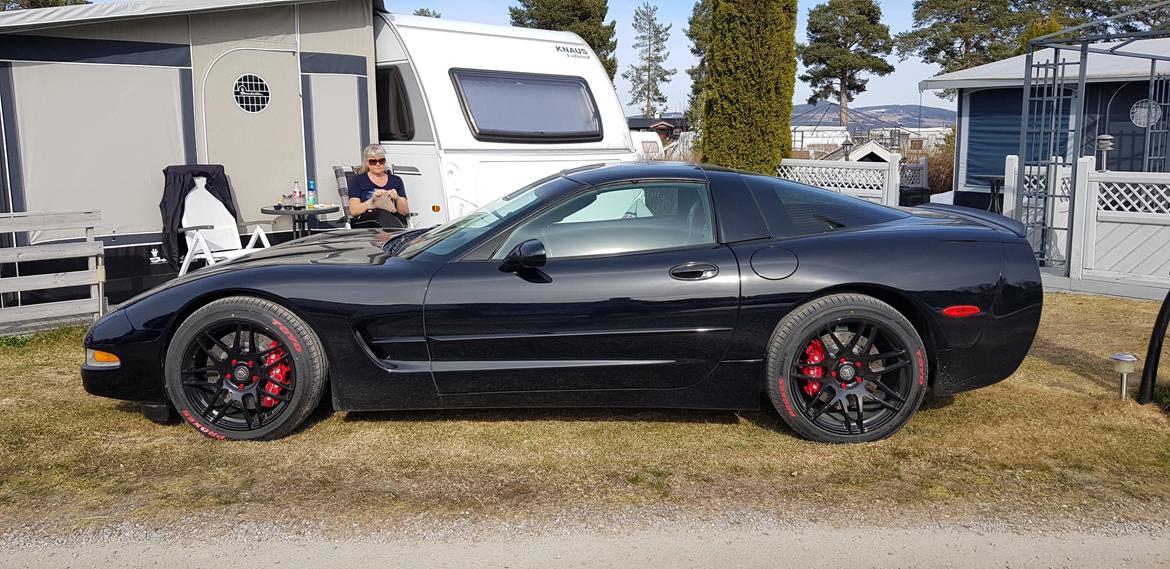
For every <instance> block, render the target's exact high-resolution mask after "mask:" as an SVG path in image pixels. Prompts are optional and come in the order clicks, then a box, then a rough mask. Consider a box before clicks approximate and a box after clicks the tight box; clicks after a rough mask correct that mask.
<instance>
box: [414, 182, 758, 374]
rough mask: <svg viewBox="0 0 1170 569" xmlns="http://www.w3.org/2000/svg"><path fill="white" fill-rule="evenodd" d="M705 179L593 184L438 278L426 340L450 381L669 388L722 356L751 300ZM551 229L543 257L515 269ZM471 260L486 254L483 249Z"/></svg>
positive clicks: (436, 370) (436, 366)
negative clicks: (512, 264) (721, 239)
mask: <svg viewBox="0 0 1170 569" xmlns="http://www.w3.org/2000/svg"><path fill="white" fill-rule="evenodd" d="M713 225H714V222H713V215H712V207H711V202H710V196H709V191H708V188H707V186H706V185H705V184H704V183H701V182H694V181H688V182H658V183H645V182H641V183H636V184H619V185H614V186H609V187H603V188H590V189H587V190H584V191H583V192H582V193H579V194H577V195H575V196H573V197H570V198H568V199H566V200H563V201H561V202H559V203H557V204H554V205H551V206H550V207H548V208H546V209H545V210H544V211H542V212H540V213H538V214H536V215H535V216H533V217H530V218H529V220H528V221H525V222H523V223H521V224H520V225H519V226H517V227H515V228H514V229H512V230H510V231H509V232H508V233H507V234H506V235H502V236H500V237H499V238H497V239H493V240H492V245H490V246H489V247H490V248H491V250H488V251H485V252H484V253H485V254H482V255H479V257H481V258H483V259H484V260H462V261H457V262H452V263H449V264H448V265H447V266H445V267H444V268H443V269H441V270H440V271H439V272H438V273H437V274H436V275H435V277H434V278H433V279H432V281H431V284H430V286H429V287H428V291H427V297H426V308H425V326H426V336H427V346H428V349H429V350H430V354H431V361H432V371H433V374H434V377H435V381H436V383H437V385H438V388H439V392H440V393H443V394H453V393H491V392H508V391H553V390H602V389H668V388H677V387H684V386H687V385H691V384H694V383H697V382H699V381H701V380H702V379H703V378H704V377H706V376H707V374H708V373H710V372H711V370H712V369H714V367H715V366H716V364H718V363H719V361H720V360H721V358H722V356H723V353H724V351H725V349H726V348H727V345H728V343H729V341H730V339H731V336H732V333H733V331H734V327H735V322H736V315H737V311H738V308H739V272H738V267H737V264H736V260H735V256H734V255H733V254H732V252H731V251H730V250H729V249H728V248H727V247H725V246H722V245H719V244H718V243H716V242H715V238H714V227H713ZM530 239H538V240H540V241H541V242H542V243H543V244H544V247H545V250H546V253H547V261H546V263H545V264H544V266H542V267H539V268H538V269H535V270H530V271H519V272H516V273H511V272H503V271H501V270H500V264H501V261H502V260H503V258H504V257H505V256H506V255H507V254H508V252H509V251H510V250H512V248H513V247H515V246H516V245H518V244H519V243H522V242H525V241H528V240H530ZM472 257H475V255H473V256H472Z"/></svg>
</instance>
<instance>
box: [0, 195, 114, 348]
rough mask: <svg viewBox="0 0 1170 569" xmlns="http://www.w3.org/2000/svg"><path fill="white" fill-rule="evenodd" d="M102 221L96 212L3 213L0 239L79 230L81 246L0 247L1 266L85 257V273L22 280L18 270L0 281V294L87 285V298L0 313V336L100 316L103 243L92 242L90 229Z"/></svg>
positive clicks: (102, 280)
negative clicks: (83, 237) (10, 236)
mask: <svg viewBox="0 0 1170 569" xmlns="http://www.w3.org/2000/svg"><path fill="white" fill-rule="evenodd" d="M100 221H101V213H100V212H97V211H67V212H37V213H3V214H0V234H21V233H26V232H29V231H54V230H60V229H84V230H85V241H81V242H76V243H55V244H49V245H28V246H22V247H21V246H18V247H2V248H0V265H7V264H10V263H27V262H32V261H49V260H56V259H75V258H86V259H87V268H86V269H85V270H78V271H70V272H62V273H50V274H38V275H23V276H22V274H21V272H20V265H17V270H16V271H15V272H16V275H17V276H10V277H0V294H11V293H19V292H25V291H34V290H47V289H57V288H65V287H76V286H89V297H88V298H82V299H77V300H63V301H58V302H46V303H40V304H29V305H22V304H19V303H18V305H17V306H10V307H5V308H0V335H4V334H17V333H21V332H27V331H30V330H35V329H37V328H44V327H47V326H49V325H53V324H55V323H60V322H63V321H78V320H80V319H90V318H96V317H97V316H100V315H101V313H102V311H103V308H104V300H103V299H104V297H105V291H104V284H105V280H106V277H105V257H104V255H103V252H102V244H101V242H100V241H97V240H96V239H95V229H96V227H97V226H98V224H99V222H100Z"/></svg>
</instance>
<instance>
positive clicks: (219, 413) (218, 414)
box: [207, 403, 231, 425]
mask: <svg viewBox="0 0 1170 569" xmlns="http://www.w3.org/2000/svg"><path fill="white" fill-rule="evenodd" d="M228 407H231V404H230V403H229V404H227V405H224V406H223V407H217V408H215V409H213V410H212V411H211V412H212V414H213V415H215V416H214V417H208V418H207V420H208V421H209V422H210V423H211V424H212V425H214V424H216V423H218V422H219V420H220V419H222V418H223V412H224V411H226V410H227V408H228Z"/></svg>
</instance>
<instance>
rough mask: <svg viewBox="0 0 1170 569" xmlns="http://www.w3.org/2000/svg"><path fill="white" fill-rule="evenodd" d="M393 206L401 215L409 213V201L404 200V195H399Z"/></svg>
mask: <svg viewBox="0 0 1170 569" xmlns="http://www.w3.org/2000/svg"><path fill="white" fill-rule="evenodd" d="M394 206H395V207H397V208H398V213H400V214H402V215H410V202H408V201H406V198H405V197H400V198H398V199H396V200H394Z"/></svg>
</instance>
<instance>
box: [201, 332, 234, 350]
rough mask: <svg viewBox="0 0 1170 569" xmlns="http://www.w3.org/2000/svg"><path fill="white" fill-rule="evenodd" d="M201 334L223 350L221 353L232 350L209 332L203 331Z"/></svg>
mask: <svg viewBox="0 0 1170 569" xmlns="http://www.w3.org/2000/svg"><path fill="white" fill-rule="evenodd" d="M203 335H204V336H206V337H207V338H209V339H210V340H211V341H212V342H213V343H214V344H215V346H216V347H218V348H219V349H221V350H223V353H225V354H230V353H231V351H232V350H231V348H229V347H227V344H224V343H223V341H222V340H220V339H219V338H216V337H215V336H212V335H211V332H204V333H203Z"/></svg>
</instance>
